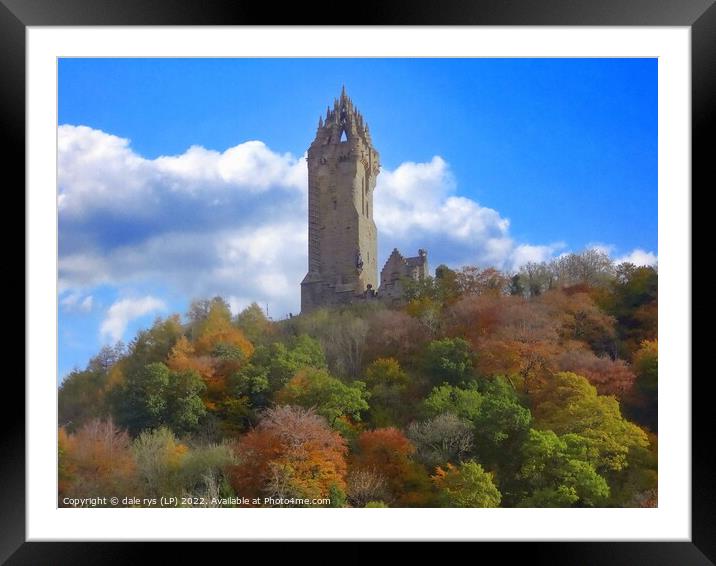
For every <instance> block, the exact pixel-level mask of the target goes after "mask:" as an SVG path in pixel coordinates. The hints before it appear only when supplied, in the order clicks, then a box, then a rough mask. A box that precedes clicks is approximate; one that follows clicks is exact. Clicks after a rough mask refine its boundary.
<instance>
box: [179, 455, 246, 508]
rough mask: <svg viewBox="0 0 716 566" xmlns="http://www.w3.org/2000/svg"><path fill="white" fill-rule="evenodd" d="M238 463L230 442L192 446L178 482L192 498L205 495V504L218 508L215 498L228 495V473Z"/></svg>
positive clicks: (180, 471)
mask: <svg viewBox="0 0 716 566" xmlns="http://www.w3.org/2000/svg"><path fill="white" fill-rule="evenodd" d="M235 463H236V460H235V457H234V453H233V452H232V450H231V448H230V447H229V445H228V444H209V445H206V446H198V447H195V448H193V449H192V450H190V451H188V452H187V453H186V454H185V456H184V457H183V458H182V460H181V466H180V469H179V481H180V483H181V485H182V489H183V492H184V493H186V494H187V495H189V496H191V497H203V498H204V500H205V503H204V506H206V507H215V506H216V505H215V504H212V502H211V501H212V498H220V497H222V496H223V495H224V494H227V495H228V493H227V487H228V483H227V481H228V480H227V477H228V476H227V474H228V470H229V469H230V467H231V466H232V465H234V464H235ZM229 489H230V488H229Z"/></svg>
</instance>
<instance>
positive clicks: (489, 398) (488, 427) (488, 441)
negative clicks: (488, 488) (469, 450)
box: [472, 376, 532, 477]
mask: <svg viewBox="0 0 716 566" xmlns="http://www.w3.org/2000/svg"><path fill="white" fill-rule="evenodd" d="M481 390H482V404H481V406H480V411H479V413H478V414H477V416H476V417H474V418H473V419H472V423H473V426H474V431H475V452H476V454H477V457H478V459H479V460H480V462H482V463H483V464H485V465H486V466H488V468H489V469H493V468H496V469H500V471H501V477H509V476H511V475H512V473H513V471H514V467H515V466H516V464H517V462H518V457H519V456H518V451H519V447H520V446H521V444H522V442H523V441H524V438H525V436H526V435H527V432H528V431H529V428H530V423H531V421H532V415H531V414H530V410H529V409H528V408H527V407H525V406H524V405H522V403H521V402H520V400H519V398H518V397H517V394H516V393H515V391H514V390H513V389H512V387H511V386H510V384H509V382H508V381H507V380H506V379H504V378H503V377H499V376H498V377H496V378H494V379H490V380H484V381H482V382H481Z"/></svg>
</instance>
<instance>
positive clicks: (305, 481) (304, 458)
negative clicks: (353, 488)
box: [230, 406, 347, 498]
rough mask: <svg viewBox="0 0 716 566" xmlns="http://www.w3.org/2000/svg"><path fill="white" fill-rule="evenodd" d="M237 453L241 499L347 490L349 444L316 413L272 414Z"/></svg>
mask: <svg viewBox="0 0 716 566" xmlns="http://www.w3.org/2000/svg"><path fill="white" fill-rule="evenodd" d="M236 451H237V456H238V458H239V461H240V463H239V464H238V465H237V466H234V467H233V469H232V471H231V473H230V481H231V484H232V486H233V487H234V489H235V490H236V493H237V495H239V496H245V497H259V496H265V497H268V496H273V497H305V498H316V497H327V496H328V494H329V492H330V489H331V487H332V486H336V487H338V488H340V489H342V490H345V488H346V483H345V476H346V461H345V456H346V452H347V447H346V443H345V440H343V438H342V437H341V436H340V435H339V434H338V433H337V432H335V431H333V430H331V428H330V427H329V426H328V423H327V422H326V421H325V419H324V418H323V417H320V416H319V415H317V414H315V413H314V412H313V411H312V410H310V409H303V408H300V407H294V406H279V407H276V408H273V409H269V410H267V411H266V413H265V414H264V416H263V418H262V419H261V421H260V422H259V424H258V426H257V427H256V428H255V429H254V430H252V431H251V432H249V433H248V434H246V435H245V436H244V437H242V438H241V439H240V441H239V443H238V446H237V447H236Z"/></svg>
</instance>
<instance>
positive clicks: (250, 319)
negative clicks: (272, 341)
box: [234, 303, 274, 344]
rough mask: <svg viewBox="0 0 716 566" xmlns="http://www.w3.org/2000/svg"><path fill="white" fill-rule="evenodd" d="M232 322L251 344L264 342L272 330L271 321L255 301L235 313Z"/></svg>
mask: <svg viewBox="0 0 716 566" xmlns="http://www.w3.org/2000/svg"><path fill="white" fill-rule="evenodd" d="M234 323H235V324H236V326H238V327H239V328H240V329H241V330H242V331H243V333H244V335H245V336H246V337H247V338H248V339H249V340H250V341H251V342H252V343H253V344H262V343H264V342H265V340H266V339H267V338H268V337H269V336H271V335H272V334H273V331H274V328H273V323H272V322H271V321H270V320H269V319H268V318H266V315H265V314H264V311H263V310H262V309H261V307H260V306H259V305H258V304H257V303H251V304H250V305H249V306H248V307H246V308H245V309H244V310H242V311H241V312H240V313H239V314H237V315H236V319H235V320H234Z"/></svg>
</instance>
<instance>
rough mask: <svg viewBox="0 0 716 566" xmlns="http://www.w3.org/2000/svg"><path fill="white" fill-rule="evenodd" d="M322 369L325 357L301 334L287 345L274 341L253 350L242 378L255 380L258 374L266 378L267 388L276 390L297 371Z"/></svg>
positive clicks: (309, 339) (307, 337)
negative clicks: (244, 375) (245, 373)
mask: <svg viewBox="0 0 716 566" xmlns="http://www.w3.org/2000/svg"><path fill="white" fill-rule="evenodd" d="M251 366H253V368H252V367H251ZM325 367H326V357H325V355H324V354H323V350H322V349H321V345H320V344H319V343H318V341H317V340H315V339H314V338H311V337H310V336H308V335H306V334H301V335H299V336H296V337H295V338H292V339H291V340H289V341H288V344H284V343H283V342H274V343H272V344H270V345H268V346H259V347H258V348H256V351H255V352H254V355H253V357H252V358H251V362H250V364H248V365H247V366H246V369H247V372H248V373H247V377H246V378H242V379H248V378H250V376H253V379H256V378H257V376H259V375H265V376H266V379H267V380H268V383H269V386H270V389H271V390H273V391H276V390H278V389H280V388H281V387H283V386H284V385H286V383H288V381H289V380H290V379H291V378H292V377H293V376H294V375H295V374H296V373H297V372H298V371H299V370H302V369H304V368H317V369H322V368H325ZM263 370H265V373H264V371H263Z"/></svg>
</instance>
